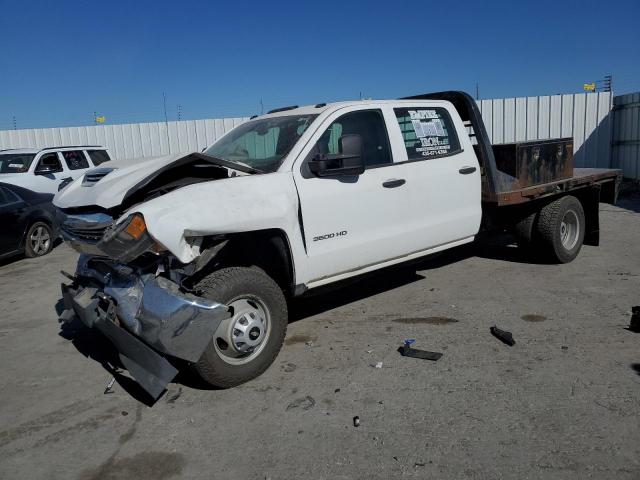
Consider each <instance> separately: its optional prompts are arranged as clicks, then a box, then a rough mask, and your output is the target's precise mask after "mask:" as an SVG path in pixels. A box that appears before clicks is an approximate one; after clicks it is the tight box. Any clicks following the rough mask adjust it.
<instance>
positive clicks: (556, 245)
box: [536, 196, 585, 263]
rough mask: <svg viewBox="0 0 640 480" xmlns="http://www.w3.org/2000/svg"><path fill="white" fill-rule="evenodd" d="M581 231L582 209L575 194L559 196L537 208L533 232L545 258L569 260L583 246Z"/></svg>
mask: <svg viewBox="0 0 640 480" xmlns="http://www.w3.org/2000/svg"><path fill="white" fill-rule="evenodd" d="M584 232H585V220H584V209H583V208H582V204H581V203H580V201H579V200H578V199H577V198H576V197H572V196H567V197H562V198H560V199H558V200H556V201H554V202H551V203H550V204H548V205H545V206H544V207H543V208H542V209H541V210H540V213H539V215H538V219H537V222H536V234H537V236H538V238H539V240H540V242H539V246H540V248H541V250H542V253H543V254H544V255H545V257H546V258H547V259H548V260H551V261H555V262H560V263H569V262H571V261H572V260H573V259H574V258H576V257H577V256H578V253H579V252H580V249H581V248H582V242H583V240H584Z"/></svg>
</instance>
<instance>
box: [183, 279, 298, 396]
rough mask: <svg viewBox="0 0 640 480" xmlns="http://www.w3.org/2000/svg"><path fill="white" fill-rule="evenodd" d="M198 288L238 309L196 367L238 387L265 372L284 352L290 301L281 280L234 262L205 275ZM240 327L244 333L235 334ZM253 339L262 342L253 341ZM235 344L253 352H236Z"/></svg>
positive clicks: (218, 382)
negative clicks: (278, 280)
mask: <svg viewBox="0 0 640 480" xmlns="http://www.w3.org/2000/svg"><path fill="white" fill-rule="evenodd" d="M195 289H196V290H199V291H200V292H201V295H202V296H203V297H205V298H209V299H211V300H216V301H218V302H221V303H224V304H226V305H230V306H232V307H233V308H234V314H233V316H232V317H231V319H229V320H226V321H223V322H222V323H221V324H220V326H219V327H218V329H217V330H216V332H215V333H214V336H213V338H212V340H211V342H210V343H209V345H208V346H207V348H206V349H205V351H204V353H203V354H202V357H201V358H200V360H198V362H196V364H195V370H196V372H197V373H198V374H199V375H200V377H201V378H202V379H203V380H204V381H205V382H207V383H208V384H209V385H212V386H214V387H219V388H230V387H235V386H237V385H240V384H242V383H245V382H248V381H249V380H252V379H254V378H256V377H257V376H259V375H261V374H262V373H263V372H264V371H265V370H266V369H267V368H269V366H270V365H271V364H272V363H273V361H274V360H275V358H276V356H277V355H278V353H279V352H280V349H281V348H282V343H283V342H284V337H285V335H286V333H287V324H288V315H287V302H286V300H285V298H284V294H283V293H282V290H281V289H280V287H279V286H278V284H277V283H276V282H275V281H273V279H271V277H269V276H268V275H267V274H266V273H264V272H263V271H262V270H258V269H255V268H245V267H230V268H223V269H221V270H217V271H215V272H213V273H211V274H209V275H208V276H206V277H204V278H203V279H202V280H200V281H199V282H198V283H197V284H196V285H195ZM247 320H248V323H247ZM243 322H244V323H243ZM243 325H244V326H243ZM236 327H237V328H236ZM239 329H244V333H243V334H242V335H241V336H240V337H238V336H236V334H237V332H240V330H239ZM255 332H258V333H255ZM252 333H254V334H255V337H253V336H252ZM261 337H262V340H260V338H261ZM238 339H240V340H242V339H246V340H247V341H246V342H241V341H239V340H238ZM251 342H259V343H258V344H257V345H256V346H249V344H250V343H251ZM237 345H240V347H238V348H240V349H245V348H248V349H249V351H247V352H241V351H238V348H236V346H237Z"/></svg>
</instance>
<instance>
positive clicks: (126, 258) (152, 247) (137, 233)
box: [98, 213, 166, 263]
mask: <svg viewBox="0 0 640 480" xmlns="http://www.w3.org/2000/svg"><path fill="white" fill-rule="evenodd" d="M98 248H99V249H100V250H101V251H102V252H104V253H105V254H106V255H108V256H109V257H111V258H115V259H116V260H119V261H120V262H123V263H127V262H130V261H131V260H134V259H135V258H137V257H139V256H140V255H142V254H143V253H145V252H147V251H151V252H154V253H159V252H161V251H163V250H166V249H165V248H164V247H163V246H162V245H161V244H159V243H158V242H156V241H155V240H154V239H153V238H152V237H151V235H149V232H148V231H147V224H146V223H145V222H144V217H143V216H142V215H141V214H139V213H134V214H132V215H129V216H128V217H127V218H126V219H125V220H124V221H122V222H120V223H118V224H113V225H111V226H110V227H109V228H107V230H106V231H105V232H104V235H103V236H102V240H100V242H98Z"/></svg>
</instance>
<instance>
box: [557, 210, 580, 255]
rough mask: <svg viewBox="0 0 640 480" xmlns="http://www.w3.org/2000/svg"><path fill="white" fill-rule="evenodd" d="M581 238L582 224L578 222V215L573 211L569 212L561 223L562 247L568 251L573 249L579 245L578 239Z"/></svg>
mask: <svg viewBox="0 0 640 480" xmlns="http://www.w3.org/2000/svg"><path fill="white" fill-rule="evenodd" d="M579 236H580V223H579V221H578V215H576V212H574V211H573V210H567V211H566V212H565V214H564V216H563V217H562V222H561V223H560V241H561V242H562V246H563V247H564V248H566V249H567V250H571V249H573V247H575V246H576V243H578V237H579Z"/></svg>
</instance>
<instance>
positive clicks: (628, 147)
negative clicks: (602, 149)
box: [611, 93, 640, 180]
mask: <svg viewBox="0 0 640 480" xmlns="http://www.w3.org/2000/svg"><path fill="white" fill-rule="evenodd" d="M613 112H614V116H613V144H612V145H613V151H612V162H611V166H612V167H615V168H621V169H622V171H623V172H624V176H625V177H629V178H635V179H636V180H640V93H630V94H628V95H620V96H618V97H615V98H614V99H613Z"/></svg>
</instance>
